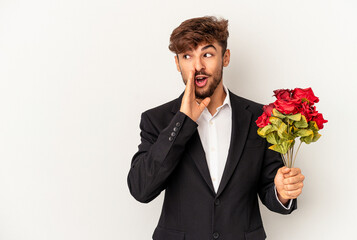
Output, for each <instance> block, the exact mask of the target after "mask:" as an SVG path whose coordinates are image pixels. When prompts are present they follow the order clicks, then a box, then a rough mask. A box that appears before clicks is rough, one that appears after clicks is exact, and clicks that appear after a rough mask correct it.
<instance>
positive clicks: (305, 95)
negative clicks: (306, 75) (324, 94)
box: [292, 88, 319, 105]
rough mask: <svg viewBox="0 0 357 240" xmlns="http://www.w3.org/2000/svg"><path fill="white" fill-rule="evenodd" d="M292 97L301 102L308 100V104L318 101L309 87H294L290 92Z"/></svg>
mask: <svg viewBox="0 0 357 240" xmlns="http://www.w3.org/2000/svg"><path fill="white" fill-rule="evenodd" d="M292 98H295V99H301V101H302V102H306V101H308V103H309V104H310V105H313V104H314V103H318V102H319V98H318V97H316V96H315V94H314V92H313V91H312V89H311V88H305V89H301V88H295V89H294V90H293V92H292Z"/></svg>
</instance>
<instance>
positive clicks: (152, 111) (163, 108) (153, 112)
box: [143, 98, 179, 116]
mask: <svg viewBox="0 0 357 240" xmlns="http://www.w3.org/2000/svg"><path fill="white" fill-rule="evenodd" d="M178 101H179V98H175V99H173V100H171V101H169V102H166V103H163V104H161V105H158V106H155V107H152V108H149V109H147V110H146V111H144V112H143V114H146V115H148V116H157V115H160V114H168V113H170V112H171V110H172V108H173V106H174V105H176V104H177V102H178Z"/></svg>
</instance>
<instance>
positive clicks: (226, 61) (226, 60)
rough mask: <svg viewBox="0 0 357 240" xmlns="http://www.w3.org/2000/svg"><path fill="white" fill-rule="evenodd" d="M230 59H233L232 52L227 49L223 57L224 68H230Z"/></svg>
mask: <svg viewBox="0 0 357 240" xmlns="http://www.w3.org/2000/svg"><path fill="white" fill-rule="evenodd" d="M230 59H231V52H230V50H229V49H227V50H226V52H225V53H224V55H223V66H224V67H227V66H228V64H229V61H230Z"/></svg>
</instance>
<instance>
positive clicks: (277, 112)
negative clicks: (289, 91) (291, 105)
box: [272, 108, 286, 119]
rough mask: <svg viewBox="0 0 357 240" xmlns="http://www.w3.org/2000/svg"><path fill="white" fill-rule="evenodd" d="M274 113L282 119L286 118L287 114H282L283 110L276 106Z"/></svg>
mask: <svg viewBox="0 0 357 240" xmlns="http://www.w3.org/2000/svg"><path fill="white" fill-rule="evenodd" d="M272 113H273V115H274V116H275V117H278V118H281V119H284V118H285V117H286V116H285V115H284V114H282V113H281V112H279V111H278V110H276V109H275V108H273V112H272Z"/></svg>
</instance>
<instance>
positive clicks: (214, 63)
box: [175, 42, 230, 99]
mask: <svg viewBox="0 0 357 240" xmlns="http://www.w3.org/2000/svg"><path fill="white" fill-rule="evenodd" d="M229 58H230V52H229V50H228V49H227V50H226V52H225V54H224V56H223V57H222V47H221V46H220V45H219V44H218V43H217V42H213V43H203V44H200V45H199V46H197V48H196V49H194V50H192V51H186V52H183V53H180V54H178V56H175V61H176V66H177V70H178V71H179V72H181V75H182V80H183V82H184V83H185V84H186V83H187V80H188V77H189V73H190V71H191V70H194V72H195V76H194V82H195V93H196V98H198V99H204V98H206V97H210V96H211V95H212V94H213V93H214V91H215V90H216V88H217V86H218V85H219V84H220V82H221V80H222V74H223V67H226V66H228V64H229Z"/></svg>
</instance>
